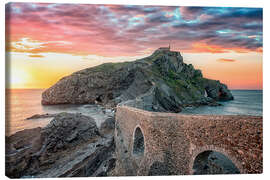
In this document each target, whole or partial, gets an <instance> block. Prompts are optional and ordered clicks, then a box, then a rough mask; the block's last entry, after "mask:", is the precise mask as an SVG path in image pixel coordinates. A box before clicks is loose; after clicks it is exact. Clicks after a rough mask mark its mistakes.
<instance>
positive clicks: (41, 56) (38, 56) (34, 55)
mask: <svg viewBox="0 0 270 180" xmlns="http://www.w3.org/2000/svg"><path fill="white" fill-rule="evenodd" d="M29 57H33V58H43V57H45V56H43V55H40V54H31V55H29Z"/></svg>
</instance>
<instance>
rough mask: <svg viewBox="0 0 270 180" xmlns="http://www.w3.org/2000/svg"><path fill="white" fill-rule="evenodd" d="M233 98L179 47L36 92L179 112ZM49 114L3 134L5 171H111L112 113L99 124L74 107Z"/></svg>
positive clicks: (56, 99) (47, 97) (63, 99)
mask: <svg viewBox="0 0 270 180" xmlns="http://www.w3.org/2000/svg"><path fill="white" fill-rule="evenodd" d="M226 100H233V96H232V94H231V92H230V91H229V90H228V88H227V86H226V85H225V84H222V83H220V82H219V81H218V80H211V79H207V78H204V77H203V75H202V73H201V71H200V70H198V69H195V68H194V67H193V65H191V64H189V65H188V64H185V63H184V61H183V57H182V56H181V54H180V52H176V51H171V50H170V49H169V48H167V47H165V48H159V49H157V50H156V51H155V52H154V53H153V54H152V55H151V56H149V57H146V58H143V59H139V60H136V61H133V62H124V63H105V64H102V65H99V66H96V67H92V68H87V69H84V70H81V71H78V72H75V73H73V74H71V75H70V76H66V77H64V78H62V79H61V80H59V81H58V82H57V83H56V84H55V85H53V86H52V87H50V88H49V89H47V90H45V91H44V92H43V94H42V102H41V103H42V104H43V105H55V104H98V105H102V106H103V107H105V108H110V109H114V108H115V107H116V106H118V105H125V106H130V107H135V108H139V109H142V110H147V111H152V112H174V113H178V112H181V110H182V108H185V107H187V106H200V105H211V106H217V105H219V103H218V101H226ZM39 117H53V120H52V121H51V122H50V123H49V124H48V125H47V126H46V127H44V128H35V129H28V130H23V131H20V132H17V133H15V134H13V135H11V136H9V137H6V175H7V176H9V177H11V178H19V177H71V176H107V175H110V176H113V175H117V174H115V172H114V170H113V169H114V167H115V164H116V158H115V152H114V151H115V150H114V148H115V144H114V128H115V124H114V121H115V120H114V118H115V117H114V116H112V117H110V118H107V119H106V120H105V121H104V123H103V124H102V125H101V127H100V128H98V127H97V126H96V123H95V121H94V120H93V118H91V117H88V116H85V115H82V114H78V113H77V114H74V113H59V114H53V115H50V114H45V115H34V116H32V117H30V119H31V118H39Z"/></svg>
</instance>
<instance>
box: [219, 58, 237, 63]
mask: <svg viewBox="0 0 270 180" xmlns="http://www.w3.org/2000/svg"><path fill="white" fill-rule="evenodd" d="M217 61H218V62H235V61H236V60H235V59H225V58H221V59H218V60H217Z"/></svg>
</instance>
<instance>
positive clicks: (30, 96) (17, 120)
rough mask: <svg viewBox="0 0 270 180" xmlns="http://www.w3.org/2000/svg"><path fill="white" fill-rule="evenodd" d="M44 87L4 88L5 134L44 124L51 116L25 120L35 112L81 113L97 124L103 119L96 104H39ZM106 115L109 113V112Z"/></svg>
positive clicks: (102, 114)
mask: <svg viewBox="0 0 270 180" xmlns="http://www.w3.org/2000/svg"><path fill="white" fill-rule="evenodd" d="M43 91H44V89H7V90H6V123H5V124H6V129H5V132H6V135H11V134H13V133H15V132H17V131H21V130H23V129H31V128H35V127H44V126H46V125H47V124H48V123H49V122H50V121H51V120H52V119H53V118H39V119H31V120H27V119H26V118H28V117H31V116H33V115H35V114H46V113H50V114H52V113H60V112H70V113H76V112H79V113H82V114H84V115H89V116H91V117H93V118H94V119H95V120H96V123H97V126H98V127H99V126H100V124H101V123H102V122H103V120H104V113H103V112H102V111H101V109H100V108H97V106H96V105H88V104H86V105H50V106H43V105H41V94H42V92H43ZM107 115H110V114H109V113H108V114H107Z"/></svg>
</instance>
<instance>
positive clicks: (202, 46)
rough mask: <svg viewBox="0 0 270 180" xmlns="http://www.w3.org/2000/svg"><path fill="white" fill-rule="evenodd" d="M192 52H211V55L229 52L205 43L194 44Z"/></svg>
mask: <svg viewBox="0 0 270 180" xmlns="http://www.w3.org/2000/svg"><path fill="white" fill-rule="evenodd" d="M191 46H192V50H191V51H195V52H210V53H225V52H228V50H226V49H224V48H222V47H220V46H217V45H209V44H206V43H203V42H198V43H193V44H192V45H191Z"/></svg>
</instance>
